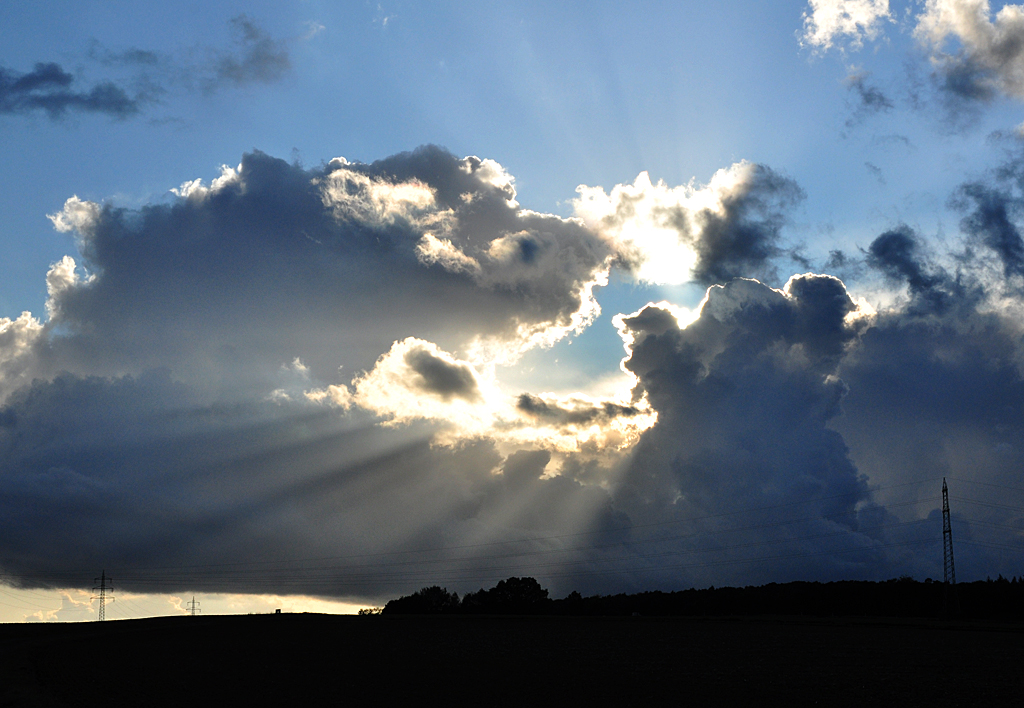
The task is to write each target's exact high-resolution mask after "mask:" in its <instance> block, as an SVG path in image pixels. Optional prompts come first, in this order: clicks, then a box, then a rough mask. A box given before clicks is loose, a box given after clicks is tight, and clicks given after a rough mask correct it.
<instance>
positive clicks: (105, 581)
mask: <svg viewBox="0 0 1024 708" xmlns="http://www.w3.org/2000/svg"><path fill="white" fill-rule="evenodd" d="M93 582H94V583H96V585H94V586H93V589H92V591H93V592H98V593H99V595H94V596H93V597H92V599H93V600H99V601H100V611H99V620H100V622H102V621H103V620H104V618H105V617H106V611H105V609H104V607H103V606H104V605H105V604H106V602H107V597H108V596H107V593H113V592H114V586H113V585H111V584H110V583H111V579H110V578H108V577H107V571H105V570H104V571H103V572H102V573H100V577H98V578H93ZM110 601H111V602H113V601H114V598H113V597H110Z"/></svg>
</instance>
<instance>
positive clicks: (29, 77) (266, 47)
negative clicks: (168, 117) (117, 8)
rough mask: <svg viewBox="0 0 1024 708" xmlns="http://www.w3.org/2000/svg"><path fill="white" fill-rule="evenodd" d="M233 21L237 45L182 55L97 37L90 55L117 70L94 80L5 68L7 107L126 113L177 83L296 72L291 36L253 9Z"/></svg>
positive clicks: (107, 69)
mask: <svg viewBox="0 0 1024 708" xmlns="http://www.w3.org/2000/svg"><path fill="white" fill-rule="evenodd" d="M229 25H230V28H231V30H232V32H233V34H234V47H233V48H231V49H227V50H226V49H223V48H215V47H200V48H198V49H195V50H193V51H192V52H179V53H178V54H177V55H173V54H167V53H164V52H157V51H153V50H150V49H140V48H138V47H130V48H127V49H124V50H121V51H115V50H112V49H110V48H108V47H105V46H103V45H102V44H100V43H99V42H97V41H96V40H93V41H92V43H91V45H90V47H89V50H88V52H87V54H86V58H87V59H88V60H89V61H90V62H91V63H92V64H93V67H94V68H96V67H98V68H99V69H100V70H101V71H103V72H104V73H107V74H111V73H112V74H114V76H113V77H112V78H109V79H106V80H102V81H97V82H95V83H92V84H91V85H88V86H81V84H82V81H81V80H80V79H79V78H77V77H75V76H74V75H72V74H70V73H68V72H67V71H66V70H65V69H64V68H63V67H62V66H61V65H60V64H58V63H55V62H39V63H37V64H35V66H34V68H33V69H32V70H31V71H29V72H25V73H20V72H18V71H16V70H13V69H8V68H5V67H0V114H5V113H6V114H28V113H34V112H43V113H45V114H46V115H47V116H48V117H49V118H50V119H51V120H55V121H57V120H63V119H64V118H66V117H68V116H69V115H71V114H79V113H100V114H105V115H109V116H111V117H113V118H117V119H127V118H132V117H136V116H139V115H141V114H143V113H144V112H145V111H147V110H148V109H150V108H151V107H152V106H154V105H156V104H158V103H159V102H160V100H161V97H162V96H164V95H166V94H167V93H169V92H171V91H173V90H175V89H178V90H180V89H182V88H184V89H186V90H195V89H199V88H201V89H202V90H203V91H205V92H208V93H209V92H214V91H219V90H221V89H223V88H226V87H240V86H245V85H249V84H272V83H275V82H277V81H280V80H281V79H282V78H284V77H285V76H286V75H287V74H288V73H289V72H290V71H291V59H290V55H289V51H288V45H287V42H285V41H284V40H279V39H275V38H273V37H272V36H270V35H269V34H268V33H267V32H266V30H264V29H263V28H262V27H261V26H260V25H259V23H258V22H257V21H256V20H254V19H253V18H250V17H248V16H246V15H238V16H237V17H234V18H232V19H231V20H229ZM188 54H191V55H192V56H188ZM196 56H201V57H202V58H201V59H198V60H197V59H196V58H195V57H196Z"/></svg>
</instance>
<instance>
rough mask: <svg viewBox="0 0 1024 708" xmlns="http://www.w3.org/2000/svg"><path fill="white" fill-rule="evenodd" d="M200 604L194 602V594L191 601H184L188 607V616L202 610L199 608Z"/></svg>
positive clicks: (192, 615)
mask: <svg viewBox="0 0 1024 708" xmlns="http://www.w3.org/2000/svg"><path fill="white" fill-rule="evenodd" d="M200 604H201V603H198V602H196V596H195V595H193V596H192V601H191V602H186V603H185V607H187V608H188V613H189V616H191V617H195V616H196V613H197V612H202V610H201V609H199V605H200Z"/></svg>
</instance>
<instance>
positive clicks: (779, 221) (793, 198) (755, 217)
mask: <svg viewBox="0 0 1024 708" xmlns="http://www.w3.org/2000/svg"><path fill="white" fill-rule="evenodd" d="M804 196H805V195H804V191H803V189H801V188H800V186H799V185H798V184H797V183H796V181H794V180H793V179H791V178H789V177H786V176H785V175H782V174H780V173H778V172H776V171H775V170H773V169H771V168H770V167H766V166H764V165H754V166H753V174H752V176H751V178H750V179H749V181H748V182H746V183H745V184H744V185H743V186H742V187H741V188H740V189H738V190H736V192H734V193H733V194H729V195H727V196H725V197H724V198H723V199H722V206H723V213H721V214H718V213H716V212H713V211H710V210H704V211H701V212H698V213H697V214H696V216H695V219H694V220H695V221H696V223H697V225H698V230H697V231H696V233H694V229H693V228H692V227H691V226H689V225H688V224H687V223H686V222H685V221H683V220H681V219H678V218H677V219H676V225H677V227H678V228H679V229H680V234H681V237H682V238H683V239H684V240H689V241H690V243H691V244H692V245H693V248H694V250H695V251H696V253H697V263H696V265H695V266H694V269H693V277H694V280H696V281H697V282H699V283H702V284H705V285H710V284H713V283H724V282H726V281H728V280H731V279H732V278H737V277H756V276H770V275H773V274H774V270H773V266H772V261H773V260H774V259H776V258H778V257H779V256H781V255H784V254H785V253H786V252H785V250H784V249H783V248H782V246H781V231H782V227H783V226H784V225H785V223H786V221H787V220H788V215H789V211H790V210H791V209H792V207H793V206H794V205H796V204H797V203H799V202H800V201H802V200H803V199H804Z"/></svg>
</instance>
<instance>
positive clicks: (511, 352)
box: [0, 146, 1024, 599]
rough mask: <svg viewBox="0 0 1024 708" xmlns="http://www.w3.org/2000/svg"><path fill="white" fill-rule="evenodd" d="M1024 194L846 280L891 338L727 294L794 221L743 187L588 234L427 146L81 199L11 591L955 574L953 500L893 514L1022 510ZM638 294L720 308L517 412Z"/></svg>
mask: <svg viewBox="0 0 1024 708" xmlns="http://www.w3.org/2000/svg"><path fill="white" fill-rule="evenodd" d="M1022 172H1024V170H1021V169H1020V166H1019V164H1018V162H1017V160H1016V159H1014V158H1011V159H1010V160H1009V161H1008V162H1007V163H1006V164H1004V165H1003V166H1001V167H1000V168H999V169H997V170H994V171H992V172H991V173H988V174H986V175H983V176H982V177H979V178H978V179H976V180H974V181H972V182H970V183H967V184H965V185H964V187H963V188H961V190H959V191H958V192H957V193H956V194H955V195H954V202H955V205H956V206H957V208H961V209H963V214H964V220H963V223H962V228H963V231H964V234H963V236H964V240H963V241H962V243H961V244H960V245H961V246H962V249H963V250H961V251H958V252H955V253H943V252H939V251H937V250H936V249H935V248H933V247H932V246H930V245H929V242H928V239H927V238H926V237H925V236H923V235H922V234H921V233H919V232H918V231H916V230H914V229H911V228H910V227H907V226H904V225H898V226H895V227H894V228H892V229H890V230H888V231H886V232H885V233H883V234H881V235H879V236H878V237H877V238H876V239H874V240H873V241H872V243H871V244H870V246H869V247H868V248H867V249H865V251H864V252H863V255H862V256H861V257H853V256H850V255H848V254H845V253H842V252H840V251H835V252H833V253H832V254H831V256H830V264H831V266H832V267H835V268H838V269H846V270H847V271H848V272H851V273H860V272H861V271H863V270H864V269H865V268H868V269H870V271H868V272H873V273H875V274H877V276H878V277H877V278H876V281H877V282H876V283H872V284H878V283H881V286H880V287H883V288H884V291H883V292H884V298H883V299H882V302H884V303H885V304H884V305H882V304H879V305H878V306H877V307H872V306H871V305H869V304H868V303H867V302H866V301H864V300H863V299H861V298H859V297H855V296H854V295H853V294H852V293H853V292H854V291H855V288H851V289H848V288H847V286H846V285H845V284H844V283H843V282H842V281H840V280H839V279H838V278H836V277H834V276H831V275H824V274H813V273H804V274H801V275H795V276H792V277H791V278H789V279H788V281H787V282H786V283H785V285H784V287H782V288H779V289H776V288H772V287H770V286H769V285H768V284H765V283H763V282H759V281H757V280H752V279H750V278H742V277H741V278H734V277H732V275H734V274H737V273H749V272H752V271H761V272H769V271H771V270H773V269H777V266H776V264H777V263H778V262H779V261H780V259H781V258H782V257H783V256H784V255H786V248H785V247H784V242H783V241H782V228H783V225H784V223H785V220H786V218H787V215H788V210H790V209H792V208H793V205H794V204H795V203H796V202H797V201H798V200H799V198H800V196H801V192H800V190H799V187H798V186H797V185H795V183H793V182H792V181H791V180H789V179H788V178H786V177H784V176H781V175H779V174H778V173H776V172H774V171H772V170H770V169H768V168H766V167H763V166H759V165H753V164H751V163H738V164H737V165H733V166H732V167H730V168H728V169H726V170H722V171H720V172H719V173H717V174H716V176H715V178H713V179H712V180H711V182H710V183H709V184H708V185H706V186H695V185H693V184H692V183H691V184H690V185H686V186H684V187H677V188H669V187H668V186H666V185H664V184H662V183H659V184H657V185H655V184H652V183H651V182H650V180H649V179H648V178H646V176H645V175H642V176H641V178H639V179H638V180H637V181H636V182H635V183H634V184H632V185H620V186H618V187H616V188H613V189H612V190H611V192H610V193H606V192H605V191H604V190H603V189H600V188H588V187H583V188H581V189H580V198H579V199H578V200H577V203H576V209H577V215H576V216H575V217H574V218H570V219H566V218H562V217H558V216H555V215H551V214H541V213H537V212H534V211H531V210H529V209H526V208H523V207H522V206H521V205H520V204H519V201H518V195H517V193H516V190H515V180H514V179H513V177H512V175H510V174H508V172H507V171H506V170H504V169H503V168H502V167H501V165H500V164H498V163H497V162H494V161H493V160H487V159H480V158H477V157H472V156H471V157H464V158H459V157H456V156H454V155H452V154H450V153H449V152H447V151H445V150H443V149H441V148H437V147H432V146H427V147H424V148H420V149H418V150H416V151H413V152H410V153H402V154H399V155H394V156H391V157H389V158H386V159H383V160H380V161H377V162H374V163H372V164H363V163H354V162H349V161H347V160H344V159H341V158H338V159H335V160H332V161H330V162H327V163H325V164H322V165H320V166H317V167H315V168H311V169H305V168H302V167H300V166H298V165H295V164H289V163H287V162H285V161H283V160H279V159H276V158H273V157H270V156H268V155H266V154H263V153H259V152H254V153H251V154H247V155H244V156H243V157H242V160H241V162H240V164H238V165H237V166H235V167H223V168H222V169H221V171H220V174H219V175H218V176H216V177H215V178H214V179H213V180H212V181H209V182H207V181H204V180H190V181H188V182H186V183H185V184H184V185H182V186H181V187H179V188H178V189H177V190H176V191H175V192H174V193H173V194H172V195H171V196H170V197H168V199H167V200H165V201H162V202H159V203H154V204H150V205H146V206H144V207H141V208H134V209H129V208H124V207H120V206H117V205H116V204H114V203H105V204H98V203H92V202H87V201H83V200H81V199H78V198H74V197H73V198H71V199H69V200H68V201H67V202H66V204H65V207H64V209H63V210H61V211H59V212H58V213H56V214H53V215H52V217H51V218H52V221H53V224H54V227H55V228H57V229H58V230H61V231H64V232H67V233H69V234H73V235H74V236H75V241H74V244H75V246H76V248H77V253H76V254H75V257H74V258H72V257H71V256H68V257H66V258H63V259H61V260H59V261H57V262H55V263H53V264H52V266H51V267H50V269H49V272H48V273H47V274H46V285H47V291H48V301H47V317H46V319H39V318H36V317H33V316H32V315H31V314H30V313H23V314H22V315H21V316H20V317H17V318H13V319H12V318H5V319H3V320H0V508H3V509H5V510H7V511H6V513H5V514H3V515H0V558H2V559H3V561H2V566H3V569H4V571H5V573H9V574H11V577H15V578H17V579H18V580H17V581H16V582H18V583H19V584H21V585H24V586H26V587H35V586H43V587H69V586H73V587H85V586H90V587H91V585H90V583H91V581H92V578H93V577H94V576H95V575H96V574H97V572H98V570H100V569H104V568H105V569H106V570H107V571H108V572H109V573H110V574H111V575H115V577H116V578H118V583H119V587H120V588H125V589H130V590H131V591H139V592H141V591H149V592H157V591H159V592H178V591H185V590H191V591H200V590H207V591H218V592H254V593H272V592H294V593H302V594H308V595H314V596H332V597H346V598H367V599H369V598H378V599H379V598H382V597H387V596H395V595H396V594H401V593H408V592H411V591H412V590H414V589H415V588H416V587H422V586H424V585H430V584H435V583H437V582H444V583H446V584H449V586H450V587H452V588H453V589H454V588H458V590H459V591H460V592H465V591H466V590H472V589H475V588H476V587H479V586H481V585H485V584H488V583H491V582H495V581H496V580H498V579H501V578H503V577H508V576H510V575H533V576H535V577H546V578H547V579H548V580H550V587H552V588H553V589H554V591H555V592H556V594H560V593H563V592H568V591H569V590H571V589H577V590H580V591H581V592H613V591H614V592H620V591H624V590H633V589H638V590H639V589H651V588H662V589H673V588H682V587H688V586H690V585H692V584H696V585H706V584H709V583H715V584H722V583H723V582H726V583H727V582H742V583H744V584H747V583H751V582H770V581H776V580H783V579H798V578H799V579H836V578H851V577H863V578H872V579H877V578H879V577H883V578H884V577H892V576H893V575H898V574H901V573H904V572H912V573H920V574H922V575H932V576H933V577H934V576H935V575H936V574H937V571H936V570H935V568H936V566H937V560H936V559H935V558H933V557H932V556H930V555H928V554H926V553H925V554H915V553H914V550H915V549H919V548H921V547H926V546H922V544H925V543H933V544H934V528H931V530H928V529H925V524H926V523H928V514H929V513H931V512H933V511H934V510H935V509H936V508H937V507H936V503H935V498H934V497H935V495H934V494H931V496H929V492H928V488H927V487H926V486H922V487H919V488H918V487H914V488H913V489H910V490H908V491H904V492H901V491H893V490H894V489H897V487H896V485H904V484H906V483H907V482H910V481H914V480H928V479H931V478H933V477H935V476H937V475H939V474H940V473H942V474H947V475H948V476H949V477H950V479H951V480H952V479H955V478H957V477H960V478H966V479H970V480H972V481H976V482H978V483H984V484H1004V485H1012V484H1014V479H1015V477H1014V476H1013V475H1015V474H1017V472H1016V470H1019V465H1020V462H1021V455H1024V450H1021V449H1020V445H1019V444H1018V440H1020V439H1021V438H1022V433H1024V419H1022V414H1021V410H1024V408H1022V407H1021V405H1020V402H1021V401H1024V388H1022V386H1024V384H1022V381H1024V378H1022V373H1024V351H1022V346H1021V342H1022V341H1024V340H1022V335H1024V326H1022V325H1021V324H1020V323H1021V322H1024V312H1022V307H1021V305H1020V297H1019V292H1020V290H1019V287H1018V286H1019V280H1020V274H1019V272H1018V260H1017V255H1018V250H1019V249H1017V245H1016V244H1017V241H1015V240H1014V239H1013V238H1012V236H1013V235H1014V234H1015V233H1017V231H1016V230H1018V229H1019V224H1018V221H1019V218H1020V210H1019V208H1018V206H1017V202H1016V200H1017V199H1018V198H1019V196H1020V179H1019V176H1020V174H1021V173H1022ZM649 230H653V231H655V232H656V233H655V234H653V235H652V234H651V233H650V232H649ZM662 248H664V249H668V250H659V249H662ZM672 249H677V250H672ZM666 253H668V254H670V255H671V256H672V258H674V259H675V260H671V261H670V262H669V264H670V265H671V266H672V268H670V269H666V270H664V271H658V270H654V271H645V270H644V268H645V267H647V266H648V265H649V264H651V263H655V265H658V266H661V265H663V264H664V263H665V262H666V261H667V260H668V257H667V256H666V255H665V254H666ZM681 264H683V265H685V266H686V267H685V268H683V269H680V265H681ZM615 267H619V268H622V269H623V270H624V271H625V272H629V273H632V274H634V275H637V276H639V277H641V278H648V279H653V278H654V277H655V276H657V275H658V274H659V273H661V272H664V273H669V274H671V273H674V274H675V277H682V278H684V279H685V278H686V277H694V278H700V279H702V280H703V281H704V282H709V283H714V284H712V285H711V286H710V287H709V288H708V289H707V292H706V296H705V298H704V300H703V301H702V302H701V303H700V305H699V306H698V307H697V308H695V309H694V310H692V311H691V310H687V309H685V308H679V307H675V306H673V305H671V304H669V303H658V304H649V305H648V306H646V307H644V308H641V309H640V310H638V311H637V312H634V313H631V314H621V315H619V316H617V317H615V318H614V322H615V324H616V326H618V328H619V331H620V334H621V336H622V338H623V344H624V345H625V347H626V358H625V359H624V361H623V362H622V371H621V372H609V374H610V376H614V377H616V378H614V380H611V383H607V382H605V381H602V382H601V383H602V387H601V388H598V387H597V386H595V387H594V388H593V389H592V390H590V391H589V392H588V391H566V390H562V391H554V392H553V391H543V390H538V389H533V388H527V387H524V388H526V390H524V388H511V387H509V386H507V385H505V384H504V383H503V381H502V380H501V378H502V375H503V374H504V372H505V371H507V369H506V368H505V366H504V365H505V364H507V363H508V362H511V361H515V360H516V358H517V357H520V356H522V354H523V353H524V352H525V351H527V350H529V349H531V348H533V349H535V350H537V349H540V348H543V347H544V346H546V345H547V344H549V343H551V342H555V341H558V339H559V338H563V337H565V336H566V335H567V334H568V333H570V332H572V331H576V330H578V329H582V328H583V327H585V326H587V325H588V324H589V323H590V322H591V321H592V320H593V317H594V313H596V312H597V311H598V309H597V302H596V298H597V297H598V296H599V295H600V292H601V291H600V285H601V283H603V282H605V279H606V278H608V274H609V270H610V269H612V268H615ZM645 273H653V275H652V276H650V277H648V276H645V275H644V274H645ZM718 279H721V280H722V281H723V282H722V283H720V284H719V283H717V282H715V281H717V280H718ZM541 353H542V352H538V351H535V352H534V355H539V354H541ZM341 367H343V368H341ZM612 384H614V385H615V386H617V387H618V388H619V389H621V395H611V394H608V393H607V391H609V390H612V389H613V385H612ZM917 421H923V422H922V423H920V424H919V423H918V422H917ZM989 512H991V513H989ZM989 512H985V513H984V514H982V515H975V517H974V520H975V521H983V522H986V523H991V524H1001V525H1002V526H1009V525H1011V524H1010V522H1011V521H1012V519H1010V518H1009V517H1010V516H1012V512H1007V510H997V509H991V510H989ZM1003 512H1007V513H1003ZM967 528H968V527H965V530H966V529H967ZM969 528H970V533H971V534H973V536H972V537H973V538H977V539H985V538H988V539H989V540H990V541H993V542H1006V541H1007V539H1008V538H1009V536H1007V535H1006V534H1004V533H1003V532H1002V531H999V530H998V528H996V527H992V528H996V530H995V531H991V533H990V532H989V531H985V529H986V528H989V527H984V526H983V525H982V524H980V523H979V524H975V526H974V527H969ZM922 529H923V530H922ZM987 533H988V534H989V535H987V536H986V535H985V534H987ZM992 534H994V535H992ZM1000 534H1002V535H1000ZM999 539H1002V541H999ZM976 558H979V560H978V563H979V565H978V566H977V567H995V566H991V565H989V566H986V565H985V564H986V563H990V562H991V563H994V562H995V561H994V560H993V559H992V558H988V557H982V556H976ZM229 564H231V565H229ZM545 574H546V575H545Z"/></svg>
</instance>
